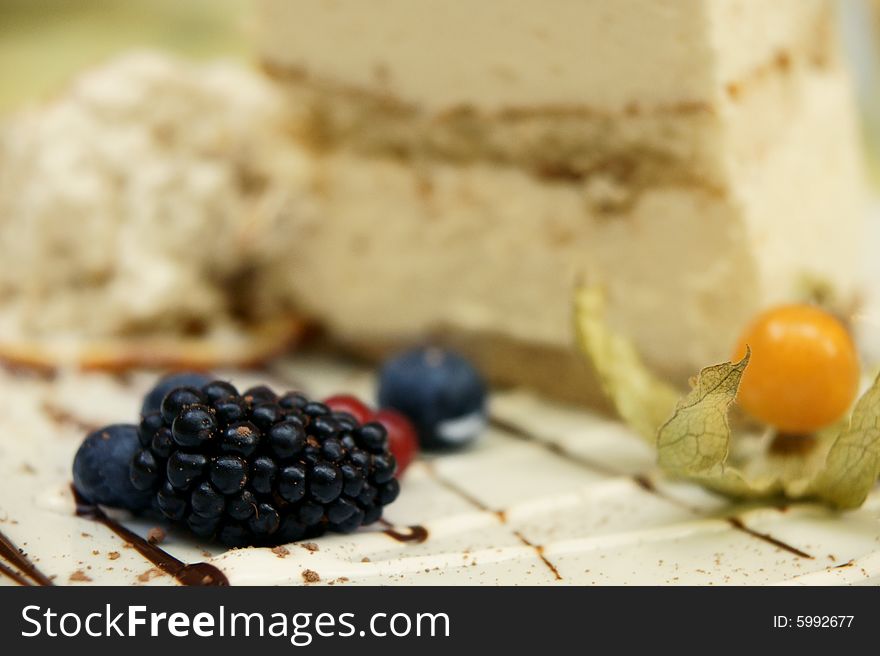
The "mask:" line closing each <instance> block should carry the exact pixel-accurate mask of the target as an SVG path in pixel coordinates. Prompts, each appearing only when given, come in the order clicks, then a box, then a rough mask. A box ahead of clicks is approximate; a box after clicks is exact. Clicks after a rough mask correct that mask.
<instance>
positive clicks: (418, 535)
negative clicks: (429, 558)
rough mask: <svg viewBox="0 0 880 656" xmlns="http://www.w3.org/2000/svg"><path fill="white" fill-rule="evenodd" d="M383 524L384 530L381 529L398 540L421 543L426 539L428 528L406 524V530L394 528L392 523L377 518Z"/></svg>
mask: <svg viewBox="0 0 880 656" xmlns="http://www.w3.org/2000/svg"><path fill="white" fill-rule="evenodd" d="M379 521H380V522H381V523H382V525H383V526H385V527H386V528H385V530H384V531H382V532H383V533H384V534H385V535H387V536H388V537H391V538H394V539H395V540H397V541H398V542H415V543H416V544H421V543H422V542H424V541H425V540H427V539H428V529H426V528H425V527H424V526H418V525H416V526H407V527H406V530H407V532H406V533H404V532H403V531H401V530H399V529H397V528H395V527H394V526H393V525H391V524H389V523H388V522H386V521H385V520H384V519H381V520H379Z"/></svg>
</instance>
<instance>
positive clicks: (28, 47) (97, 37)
mask: <svg viewBox="0 0 880 656" xmlns="http://www.w3.org/2000/svg"><path fill="white" fill-rule="evenodd" d="M365 1H367V0H365ZM249 10H250V0H0V112H5V111H8V110H9V109H11V108H12V107H14V106H16V105H18V104H20V102H21V101H23V100H27V99H32V98H41V97H46V96H48V95H50V94H51V93H52V92H53V91H55V90H57V89H58V88H59V86H60V85H62V84H63V83H64V82H65V81H66V80H67V79H69V78H70V77H71V75H73V74H74V73H75V72H76V71H78V70H80V69H82V68H83V67H85V66H88V65H89V64H94V63H96V62H100V61H101V60H103V59H106V58H107V57H109V56H111V55H112V54H113V53H115V52H119V51H120V50H127V49H131V48H137V47H157V48H162V49H166V50H171V51H174V52H178V53H181V54H185V55H189V56H192V57H198V58H204V57H215V56H232V57H241V58H245V57H249V56H250V53H251V52H252V50H251V48H250V46H249V44H248V19H249V18H248V17H249V15H250V12H249Z"/></svg>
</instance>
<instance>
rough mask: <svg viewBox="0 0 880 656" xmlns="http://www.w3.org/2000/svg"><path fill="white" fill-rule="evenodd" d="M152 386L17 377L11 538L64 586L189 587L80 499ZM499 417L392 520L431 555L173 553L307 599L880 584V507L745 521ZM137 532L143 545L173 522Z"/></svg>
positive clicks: (569, 438) (326, 550)
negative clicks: (517, 588)
mask: <svg viewBox="0 0 880 656" xmlns="http://www.w3.org/2000/svg"><path fill="white" fill-rule="evenodd" d="M226 375H228V376H230V377H231V378H232V379H233V382H236V383H238V384H241V385H250V384H253V383H254V382H257V381H267V380H268V382H270V383H271V384H273V385H275V386H276V387H278V388H284V387H303V388H305V389H307V390H308V391H309V392H310V393H313V394H314V395H316V396H318V397H321V396H325V395H329V394H331V393H333V392H338V391H342V390H344V391H351V392H354V393H356V394H360V395H362V396H363V397H364V398H372V391H373V390H372V384H373V380H372V377H371V375H370V374H369V372H366V371H363V370H358V369H355V368H352V367H350V366H348V365H345V364H341V363H338V362H334V361H330V360H322V359H316V358H307V357H299V358H293V359H289V360H284V361H282V362H279V363H278V364H276V365H275V367H274V368H273V370H272V371H271V372H269V373H263V374H253V373H250V374H247V375H239V374H236V373H235V372H226ZM153 378H154V376H153V375H152V374H149V373H146V372H144V373H134V374H132V375H130V376H126V377H125V378H119V377H113V376H109V375H106V374H82V373H77V374H74V373H67V374H60V375H59V376H57V377H56V378H55V379H53V380H44V379H39V378H35V377H21V376H16V375H14V374H12V373H9V372H6V373H3V374H0V398H3V399H4V413H3V415H2V417H0V531H2V533H3V534H5V535H6V536H7V537H8V538H9V539H11V540H12V541H13V542H14V543H15V544H17V545H18V546H19V547H21V548H22V549H23V550H24V551H25V552H26V553H27V555H28V556H29V558H30V559H31V560H32V561H33V562H34V563H35V564H36V565H37V567H38V568H39V569H40V570H41V571H42V572H44V573H45V574H46V575H48V576H50V577H52V578H53V580H54V581H55V582H56V583H59V584H67V583H73V584H80V585H82V584H89V583H92V584H117V585H174V584H176V583H177V582H176V581H175V579H173V578H172V577H170V576H168V575H165V574H162V573H161V572H160V571H159V570H157V569H155V568H154V567H153V565H152V564H151V563H149V562H148V561H147V560H145V559H144V557H143V556H141V555H140V554H139V553H138V552H137V551H136V550H135V549H132V548H130V547H127V546H126V544H125V543H124V541H123V540H121V539H119V538H118V537H117V536H116V535H115V534H114V533H113V532H112V531H110V530H108V529H107V528H106V527H105V526H103V525H101V524H98V523H95V522H93V521H90V520H88V519H84V518H79V517H77V516H76V515H75V512H74V503H73V499H72V497H71V493H70V487H69V486H70V465H71V462H72V458H73V454H74V453H75V451H76V448H77V446H78V444H79V442H80V440H81V439H82V437H83V435H84V425H103V424H107V423H112V422H119V421H126V420H128V421H131V420H133V419H134V418H135V417H136V416H137V412H138V409H139V405H140V398H141V396H142V394H143V392H144V391H145V390H146V389H147V388H148V387H149V385H150V384H151V382H152V380H153ZM493 414H494V416H495V417H496V418H498V419H499V420H500V421H501V422H503V423H504V424H508V425H509V426H506V427H499V426H497V425H496V426H494V427H493V428H492V429H491V430H489V431H488V433H487V434H486V435H485V437H484V438H483V439H482V440H481V441H480V442H479V443H478V444H477V445H476V446H474V447H473V448H470V449H467V450H465V451H463V452H460V453H456V454H452V455H443V456H436V457H432V458H426V459H423V460H421V461H419V462H417V463H416V464H414V465H413V466H412V467H411V468H410V470H409V471H408V472H407V473H406V476H405V477H404V480H403V485H402V492H401V495H400V498H399V499H398V500H397V501H396V502H395V503H394V504H392V505H391V506H389V507H388V509H387V511H386V515H385V516H386V518H387V520H388V521H389V522H390V523H392V524H393V525H394V526H395V527H396V528H397V530H398V532H399V533H401V534H403V535H413V529H409V528H407V527H410V526H420V527H423V528H424V529H425V531H426V539H425V540H424V541H421V542H418V541H412V542H401V541H399V540H398V539H395V538H394V537H392V536H391V535H389V532H388V531H385V530H384V529H385V527H383V526H375V527H369V528H365V529H362V530H361V531H360V532H358V533H355V534H353V535H349V536H326V537H323V538H321V539H318V540H314V541H313V542H314V545H308V546H309V547H311V548H307V547H306V546H301V545H290V546H289V547H288V548H287V549H286V550H277V549H276V550H275V551H273V550H270V549H255V548H252V549H241V550H233V551H228V552H224V551H223V550H222V549H220V548H218V547H216V546H212V545H206V544H199V543H198V542H196V541H194V540H193V539H192V538H191V537H190V536H188V535H186V533H185V532H183V531H177V530H174V529H171V528H169V527H167V526H166V527H165V528H166V529H167V531H168V535H167V537H166V539H165V541H164V542H163V543H162V544H161V547H162V548H163V549H164V550H166V551H167V552H168V553H170V554H172V555H173V556H175V557H176V558H178V559H180V560H181V561H184V562H187V563H194V562H208V563H210V564H213V565H214V566H216V567H218V568H219V569H220V570H221V571H222V572H223V573H224V574H225V575H226V576H227V577H228V579H229V581H230V582H231V583H232V584H233V585H236V584H270V585H279V584H280V585H300V584H304V583H306V579H314V578H315V575H317V577H319V579H320V580H319V581H317V582H316V583H317V584H334V585H343V584H345V585H355V584H401V585H416V584H441V585H461V584H469V585H470V584H473V585H495V584H511V585H538V584H542V585H543V584H547V585H565V584H577V585H581V584H661V585H665V584H706V585H722V584H777V583H791V584H801V583H803V584H806V583H809V584H858V583H878V582H880V522H878V511H880V494H877V493H875V494H873V495H872V496H871V497H870V498H869V500H868V502H867V503H866V504H865V506H864V507H863V508H861V509H860V510H857V511H854V512H849V513H845V514H835V513H833V512H830V511H828V510H826V509H824V508H822V507H820V506H817V505H812V504H791V505H789V506H788V507H786V508H784V509H780V508H772V507H760V506H753V507H750V508H743V507H736V506H732V505H730V504H729V503H728V502H726V501H725V500H723V499H721V498H718V497H715V496H712V495H710V494H708V493H706V492H704V491H703V490H701V489H700V488H699V487H697V486H693V485H690V484H685V483H674V482H671V481H669V480H666V479H665V478H664V477H663V476H662V475H660V474H659V473H658V472H657V470H656V467H655V465H654V460H653V456H652V454H651V452H650V450H649V449H648V448H647V447H646V446H645V445H644V444H643V443H642V442H641V441H639V440H638V439H637V438H635V437H634V436H633V435H631V434H630V433H629V432H628V431H627V430H626V429H625V428H624V427H623V426H621V425H620V424H619V423H617V422H615V421H613V420H610V419H607V418H603V417H600V416H598V415H595V414H592V413H590V412H586V411H582V410H574V409H571V408H565V407H561V406H556V405H553V404H549V403H547V402H544V401H541V400H539V399H538V398H536V397H534V396H532V395H530V394H526V393H522V392H510V393H503V394H496V395H495V397H494V398H493ZM730 518H735V519H734V521H733V522H731V521H730ZM123 522H124V524H125V525H126V526H129V527H130V528H132V529H134V530H135V531H137V532H138V533H139V534H141V535H146V533H147V531H148V530H149V529H150V528H151V527H152V526H154V525H155V524H156V523H155V522H151V521H144V520H133V519H131V518H123ZM415 535H416V536H419V535H420V533H419V531H418V530H416V533H415ZM285 551H286V553H285ZM0 582H5V583H10V584H11V583H14V582H13V581H12V580H11V579H10V578H8V577H2V576H0Z"/></svg>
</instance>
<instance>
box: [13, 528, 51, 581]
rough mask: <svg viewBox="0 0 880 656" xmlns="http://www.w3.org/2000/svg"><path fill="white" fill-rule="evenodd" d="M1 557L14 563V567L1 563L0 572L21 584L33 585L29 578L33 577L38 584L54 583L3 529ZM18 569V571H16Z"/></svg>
mask: <svg viewBox="0 0 880 656" xmlns="http://www.w3.org/2000/svg"><path fill="white" fill-rule="evenodd" d="M0 558H3V559H4V560H6V561H7V562H8V563H9V564H10V565H12V567H8V566H6V565H4V564H3V563H0V573H2V574H3V575H5V576H8V577H9V578H11V579H12V580H13V581H15V582H16V583H18V584H19V585H31V583H30V582H29V581H28V580H27V579H31V580H32V581H33V582H34V583H36V584H37V585H54V584H53V583H52V581H51V580H50V579H49V577H48V576H46V575H45V574H43V573H42V572H41V571H40V570H39V569H37V566H36V565H34V564H33V563H32V562H31V560H30V558H28V557H27V556H25V555H24V553H22V551H21V549H19V548H18V547H16V546H15V544H14V543H13V542H12V540H10V539H9V538H8V537H6V536H5V535H4V534H3V532H2V531H0ZM13 568H14V569H13ZM16 569H17V570H18V572H16V571H15V570H16ZM19 572H20V573H19Z"/></svg>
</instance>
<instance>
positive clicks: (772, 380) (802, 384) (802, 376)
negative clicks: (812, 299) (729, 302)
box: [733, 305, 859, 434]
mask: <svg viewBox="0 0 880 656" xmlns="http://www.w3.org/2000/svg"><path fill="white" fill-rule="evenodd" d="M746 345H748V346H749V347H750V348H751V350H752V355H751V359H750V360H749V365H748V367H746V370H745V372H744V373H743V377H742V382H741V384H740V388H739V394H738V397H737V399H738V401H739V404H740V405H741V406H742V407H743V409H744V410H745V411H746V412H747V413H748V414H750V415H752V416H753V417H754V418H755V419H759V420H761V421H763V422H766V423H768V424H770V425H771V426H774V427H775V428H776V429H777V430H779V431H780V432H783V433H791V434H806V433H811V432H813V431H815V430H817V429H819V428H822V427H823V426H827V425H828V424H830V423H832V422H834V421H835V420H836V419H839V418H840V417H842V416H843V414H844V413H845V412H846V411H847V409H848V408H849V407H850V405H851V404H852V402H853V399H855V396H856V392H857V391H858V386H859V361H858V355H857V353H856V347H855V344H854V343H853V340H852V337H851V336H850V334H849V332H848V331H847V329H846V327H845V326H844V325H843V324H842V323H841V322H840V321H838V319H836V318H835V317H834V316H833V315H831V314H829V313H828V312H826V311H824V310H821V309H819V308H817V307H814V306H811V305H783V306H779V307H775V308H772V309H770V310H767V311H766V312H764V313H762V314H761V315H759V316H758V317H757V319H755V321H754V322H753V323H752V324H751V325H750V326H749V327H748V328H747V329H746V331H745V332H744V333H743V334H742V336H741V337H740V339H739V342H738V343H737V346H736V349H735V350H734V354H733V357H734V359H735V360H739V359H741V358H742V357H743V356H744V355H745V352H746Z"/></svg>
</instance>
